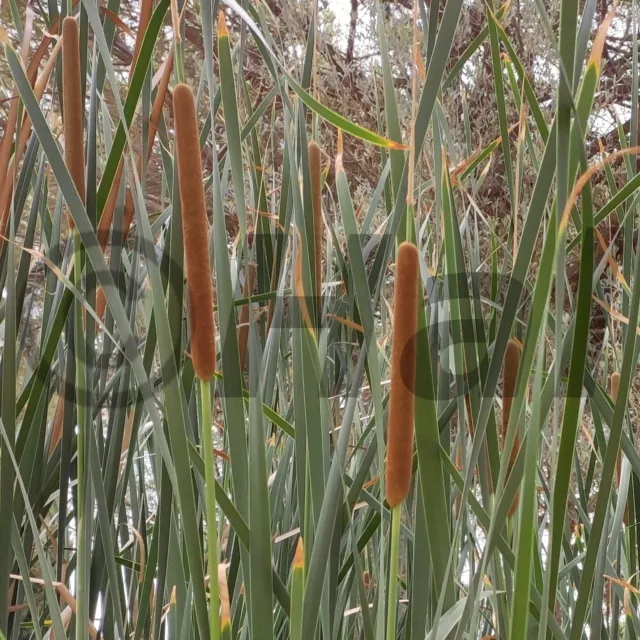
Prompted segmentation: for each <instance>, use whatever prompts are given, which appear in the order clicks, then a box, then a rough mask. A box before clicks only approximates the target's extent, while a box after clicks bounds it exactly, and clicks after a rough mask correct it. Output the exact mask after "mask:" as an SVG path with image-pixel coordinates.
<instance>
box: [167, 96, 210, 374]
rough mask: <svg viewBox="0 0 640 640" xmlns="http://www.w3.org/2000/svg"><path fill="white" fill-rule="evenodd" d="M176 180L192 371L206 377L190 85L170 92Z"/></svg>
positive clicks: (202, 226)
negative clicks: (182, 241) (173, 119)
mask: <svg viewBox="0 0 640 640" xmlns="http://www.w3.org/2000/svg"><path fill="white" fill-rule="evenodd" d="M173 106H174V114H175V131H176V143H177V161H178V184H179V186H180V203H181V207H182V227H183V234H184V248H185V262H186V266H187V292H188V296H189V329H190V333H191V357H192V360H193V368H194V371H195V373H196V375H197V376H198V377H199V378H200V379H201V380H208V379H209V378H211V376H212V375H213V374H214V372H215V369H216V347H215V327H214V323H213V286H212V280H211V264H210V261H209V242H208V238H209V223H208V221H207V210H206V207H205V200H204V185H203V180H202V163H201V160H200V142H199V136H198V120H197V115H196V105H195V100H194V98H193V93H192V92H191V89H189V87H188V86H187V85H186V84H179V85H177V86H176V88H175V89H174V92H173Z"/></svg>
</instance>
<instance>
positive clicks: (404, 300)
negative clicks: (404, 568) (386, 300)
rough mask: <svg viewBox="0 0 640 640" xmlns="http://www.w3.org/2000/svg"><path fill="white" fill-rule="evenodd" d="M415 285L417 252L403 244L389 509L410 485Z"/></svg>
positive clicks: (395, 326) (392, 394)
mask: <svg viewBox="0 0 640 640" xmlns="http://www.w3.org/2000/svg"><path fill="white" fill-rule="evenodd" d="M419 281H420V271H419V260H418V250H417V248H416V247H415V246H414V245H412V244H410V243H408V242H403V243H402V244H401V245H400V246H399V247H398V262H397V265H396V281H395V307H394V318H393V343H392V348H391V388H390V400H389V427H388V436H387V478H386V480H387V481H386V494H387V495H386V499H387V502H388V503H389V506H391V507H395V506H397V505H398V504H400V503H401V502H402V501H403V500H404V499H405V498H406V496H407V494H408V493H409V487H410V485H411V474H412V461H413V420H414V413H415V396H414V389H415V378H416V333H417V329H418V283H419Z"/></svg>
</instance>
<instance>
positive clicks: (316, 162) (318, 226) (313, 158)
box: [308, 140, 322, 311]
mask: <svg viewBox="0 0 640 640" xmlns="http://www.w3.org/2000/svg"><path fill="white" fill-rule="evenodd" d="M308 152H309V173H310V174H311V200H312V203H313V237H314V252H315V265H314V272H315V296H316V306H317V308H318V311H319V308H320V298H321V296H322V155H321V151H320V147H319V146H318V143H317V142H316V141H315V140H312V141H311V142H310V143H309V147H308Z"/></svg>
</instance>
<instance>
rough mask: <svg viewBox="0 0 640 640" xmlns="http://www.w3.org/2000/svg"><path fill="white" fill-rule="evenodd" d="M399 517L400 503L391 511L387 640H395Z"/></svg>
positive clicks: (400, 515)
mask: <svg viewBox="0 0 640 640" xmlns="http://www.w3.org/2000/svg"><path fill="white" fill-rule="evenodd" d="M401 517H402V503H400V504H398V505H396V506H395V507H393V509H392V510H391V555H390V557H389V610H388V612H387V640H395V637H396V618H397V612H398V562H399V557H400V520H401Z"/></svg>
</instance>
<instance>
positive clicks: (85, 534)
mask: <svg viewBox="0 0 640 640" xmlns="http://www.w3.org/2000/svg"><path fill="white" fill-rule="evenodd" d="M73 249H74V280H75V286H76V288H77V289H78V291H81V287H82V243H81V240H80V234H79V233H78V230H77V229H75V228H74V230H73ZM82 312H83V307H82V305H81V304H80V302H79V301H78V300H76V301H75V344H76V354H75V359H76V398H77V409H76V411H77V421H78V437H77V460H78V514H77V542H76V563H77V564H76V572H77V578H76V593H77V600H76V607H77V609H76V640H84V639H85V638H86V635H87V628H88V625H89V549H90V547H91V544H90V539H89V536H90V535H91V520H90V519H91V516H92V512H93V509H92V504H91V502H89V501H88V500H87V498H88V497H89V495H90V487H89V483H90V476H89V474H88V473H87V458H88V456H87V451H86V449H87V443H88V440H87V431H88V429H87V424H86V406H87V405H86V400H87V398H86V380H85V369H84V358H83V357H82V355H81V352H80V350H81V349H83V348H84V345H85V340H84V326H83V313H82Z"/></svg>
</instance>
